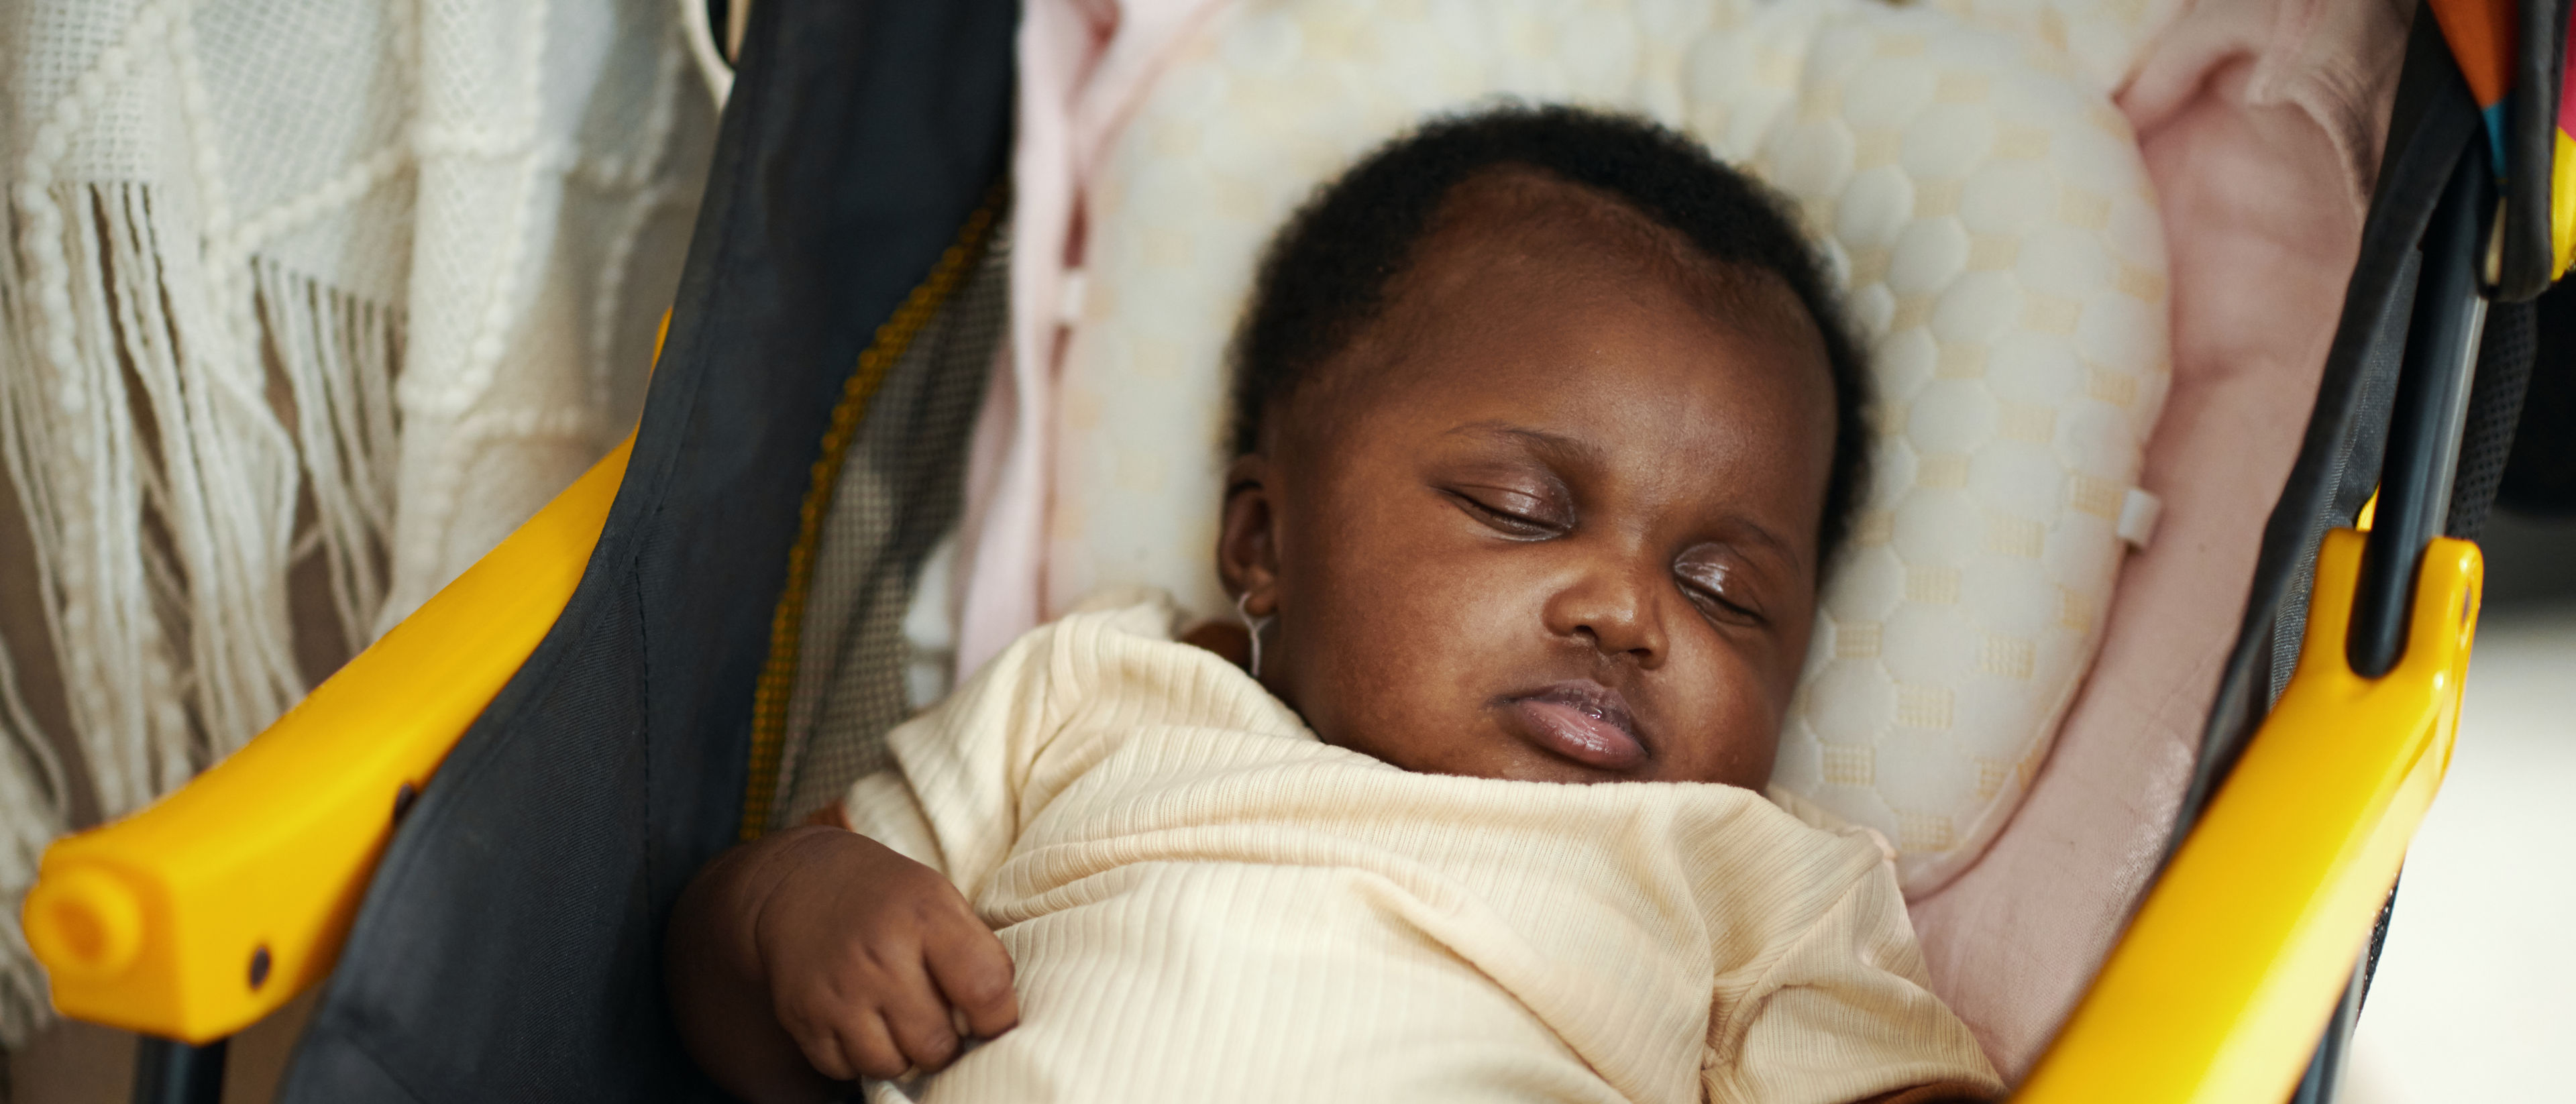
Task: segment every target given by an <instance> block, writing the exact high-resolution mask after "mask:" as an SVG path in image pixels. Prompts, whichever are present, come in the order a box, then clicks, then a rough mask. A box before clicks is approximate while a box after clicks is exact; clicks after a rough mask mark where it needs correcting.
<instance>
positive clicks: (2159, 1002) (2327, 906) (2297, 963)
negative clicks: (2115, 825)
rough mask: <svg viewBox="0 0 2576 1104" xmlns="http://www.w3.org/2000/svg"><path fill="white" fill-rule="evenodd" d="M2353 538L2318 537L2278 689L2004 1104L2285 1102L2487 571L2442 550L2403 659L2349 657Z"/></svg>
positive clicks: (2447, 733)
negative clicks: (2377, 661)
mask: <svg viewBox="0 0 2576 1104" xmlns="http://www.w3.org/2000/svg"><path fill="white" fill-rule="evenodd" d="M2362 540H2363V537H2362V534H2360V533H2359V532H2356V531H2354V530H2350V529H2338V530H2336V531H2334V532H2332V533H2328V534H2326V539H2325V544H2324V547H2323V548H2321V549H2320V550H2319V552H2318V556H2317V576H2316V590H2315V598H2314V600H2313V602H2312V604H2311V605H2310V607H2309V610H2308V628H2307V637H2306V639H2305V641H2303V643H2302V646H2301V647H2300V649H2299V667H2298V670H2297V672H2296V673H2295V674H2294V675H2293V676H2292V677H2291V679H2290V685H2289V688H2288V689H2287V690H2286V691H2285V692H2284V693H2283V694H2282V696H2281V700H2280V702H2279V703H2278V704H2276V705H2275V706H2274V707H2273V710H2272V714H2271V716H2270V718H2269V719H2267V720H2266V721H2265V722H2264V723H2263V727H2262V730H2261V731H2260V732H2258V733H2257V734H2256V735H2255V738H2254V740H2253V742H2252V743H2251V744H2249V745H2248V746H2247V747H2246V749H2245V755H2244V758H2243V759H2241V760H2240V761H2239V762H2238V764H2237V767H2236V771H2235V773H2234V774H2232V775H2230V776H2229V778H2228V780H2227V783H2226V785H2225V786H2223V787H2222V788H2221V789H2220V790H2219V792H2218V795H2217V798H2216V799H2215V800H2213V801H2212V802H2211V803H2210V805H2209V809H2208V812H2207V815H2206V816H2204V817H2203V818H2202V819H2201V822H2200V824H2199V826H2198V827H2197V828H2195V829H2194V830H2193V831H2192V833H2191V836H2190V838H2189V839H2187V840H2185V841H2184V843H2183V846H2182V848H2181V849H2180V850H2179V851H2177V852H2175V854H2174V858H2173V862H2172V863H2171V864H2170V865H2169V866H2167V867H2166V869H2165V873H2164V876H2163V877H2162V878H2161V879H2158V881H2157V882H2156V886H2155V889H2154V890H2153V892H2151V893H2150V894H2149V895H2148V896H2147V899H2146V902H2145V903H2144V905H2142V906H2141V907H2140V909H2139V911H2138V915H2137V918H2136V919H2135V920H2134V921H2132V922H2131V923H2130V925H2129V930H2128V932H2127V934H2125V935H2124V936H2122V937H2121V939H2120V944H2119V946H2118V947H2116V948H2114V949H2113V950H2112V952H2111V957H2110V959H2109V961H2107V962H2106V963H2104V964H2103V967H2102V973H2101V975H2100V976H2099V977H2098V978H2097V979H2096V980H2095V981H2094V983H2093V988H2092V991H2091V992H2089V993H2087V994H2086V995H2085V997H2084V1000H2083V1002H2082V1003H2080V1004H2078V1005H2077V1006H2076V1009H2075V1014H2074V1015H2073V1016H2072V1017H2071V1018H2069V1019H2068V1020H2067V1023H2066V1027H2065V1029H2064V1030H2063V1031H2061V1032H2060V1033H2059V1035H2058V1038H2057V1041H2056V1042H2055V1044H2053V1045H2052V1046H2051V1047H2050V1048H2049V1051H2048V1053H2047V1054H2046V1055H2044V1056H2042V1057H2041V1059H2040V1062H2039V1066H2038V1068H2037V1069H2035V1070H2033V1071H2032V1073H2031V1075H2030V1078H2029V1080H2027V1081H2025V1082H2024V1083H2023V1085H2022V1088H2021V1091H2020V1092H2019V1093H2016V1094H2015V1095H2014V1096H2013V1100H2014V1101H2015V1102H2016V1104H2060V1102H2076V1101H2081V1102H2084V1104H2122V1102H2147V1101H2153V1102H2155V1104H2185V1102H2191V1104H2218V1102H2222V1101H2227V1102H2238V1101H2241V1102H2244V1104H2280V1102H2281V1101H2282V1100H2284V1099H2286V1098H2287V1097H2288V1096H2289V1094H2290V1091H2291V1089H2292V1088H2293V1087H2294V1086H2295V1085H2296V1084H2297V1083H2298V1079H2299V1075H2300V1073H2301V1071H2302V1070H2304V1069H2305V1068H2306V1066H2307V1064H2308V1058H2309V1054H2310V1052H2311V1051H2313V1050H2314V1049H2315V1047H2316V1044H2317V1039H2318V1037H2319V1035H2320V1034H2321V1033H2322V1032H2323V1031H2324V1030H2325V1023H2326V1018H2327V1016H2328V1014H2329V1013H2330V1012H2331V1011H2332V1008H2333V1006H2334V1004H2335V1001H2336V999H2337V998H2338V997H2339V996H2340V995H2341V993H2342V992H2343V988H2344V985H2345V983H2346V982H2347V981H2349V980H2350V979H2351V977H2352V969H2353V962H2354V960H2355V958H2356V957H2357V956H2358V955H2359V954H2360V953H2361V950H2362V947H2363V945H2364V943H2365V942H2367V940H2368V939H2369V936H2370V929H2371V925H2372V921H2373V919H2374V918H2375V917H2376V916H2377V914H2378V912H2379V908H2380V904H2381V902H2382V901H2383V900H2384V899H2385V898H2386V897H2387V895H2388V888H2389V886H2391V885H2392V884H2394V883H2395V882H2396V880H2397V868H2398V864H2399V863H2400V862H2401V861H2402V860H2403V859H2404V858H2405V854H2406V844H2407V841H2408V840H2409V839H2411V838H2413V836H2414V834H2415V828H2416V825H2418V824H2420V823H2421V822H2422V821H2423V819H2424V811H2425V810H2426V809H2427V808H2429V807H2430V806H2431V805H2432V802H2433V793H2434V791H2435V790H2436V789H2438V788H2439V787H2440V786H2441V781H2442V772H2443V771H2444V770H2445V769H2446V768H2447V767H2448V766H2449V765H2450V759H2451V740H2452V735H2453V732H2454V729H2455V727H2456V725H2457V723H2458V720H2459V710H2460V682H2461V678H2462V676H2464V675H2465V674H2466V673H2467V670H2468V663H2469V644H2470V640H2471V638H2472V636H2473V635H2474V634H2475V632H2476V628H2477V604H2478V588H2479V583H2480V581H2481V578H2482V576H2483V573H2484V569H2483V566H2482V564H2481V561H2480V559H2479V556H2478V549H2477V546H2476V545H2474V544H2470V543H2468V542H2466V541H2457V540H2447V539H2444V540H2436V541H2434V542H2433V544H2432V547H2431V548H2429V549H2427V550H2426V551H2425V554H2424V565H2423V569H2422V572H2421V574H2420V575H2419V576H2418V577H2417V582H2416V589H2415V610H2414V617H2413V620H2412V622H2411V624H2410V626H2409V629H2408V636H2407V643H2406V654H2405V656H2404V658H2402V659H2401V660H2399V661H2398V665H2397V667H2396V669H2395V670H2392V671H2390V672H2389V673H2388V674H2387V675H2386V676H2384V677H2382V678H2378V679H2364V678H2362V677H2360V676H2359V675H2356V674H2354V673H2353V672H2352V669H2351V667H2350V666H2349V665H2348V664H2347V663H2346V661H2345V659H2344V635H2345V628H2346V626H2347V625H2348V624H2349V623H2350V621H2351V617H2352V599H2353V587H2354V582H2355V579H2356V578H2357V577H2358V575H2359V573H2360V565H2361V546H2362Z"/></svg>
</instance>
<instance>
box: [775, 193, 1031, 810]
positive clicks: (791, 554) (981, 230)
mask: <svg viewBox="0 0 2576 1104" xmlns="http://www.w3.org/2000/svg"><path fill="white" fill-rule="evenodd" d="M1005 198H1006V196H1005V195H1004V192H1003V188H1002V186H999V185H997V186H996V187H995V188H994V192H993V195H992V196H991V197H990V198H988V199H986V200H985V202H984V205H983V206H981V207H979V208H976V210H975V213H974V214H973V215H970V216H968V217H967V219H966V225H965V227H964V228H963V229H961V230H959V231H958V232H957V240H956V242H955V243H953V244H951V245H950V246H949V247H948V250H947V252H944V253H942V254H940V255H939V263H938V264H937V265H935V266H933V267H932V268H931V270H930V277H929V278H928V279H926V280H923V281H922V282H921V284H920V286H918V287H915V288H913V289H912V294H911V295H909V296H906V297H905V298H904V301H903V305H902V306H899V307H896V308H895V311H894V316H893V317H891V318H888V319H886V321H885V324H884V325H881V326H878V327H877V332H876V337H875V339H874V340H872V341H870V342H869V343H868V348H867V351H866V352H863V353H860V354H859V364H858V367H857V368H855V369H853V370H852V371H851V372H850V378H849V380H848V381H847V382H845V383H843V384H842V385H841V401H840V402H839V404H837V405H835V406H833V407H832V424H831V426H830V427H829V428H827V429H825V430H824V431H823V451H822V456H821V457H819V458H817V459H816V460H815V461H814V476H813V482H812V483H811V484H810V485H809V486H807V488H806V490H805V502H804V505H803V506H802V507H800V508H799V509H798V510H797V517H796V544H795V546H794V547H792V548H790V549H788V550H787V587H786V589H785V590H782V591H780V592H779V595H778V612H777V613H776V614H775V615H773V616H772V617H771V618H770V622H769V660H768V662H767V663H765V664H763V665H762V666H761V669H760V684H759V686H758V688H757V689H755V690H754V691H753V692H752V699H751V777H750V780H749V781H748V783H747V784H746V786H745V789H744V792H743V796H742V830H741V838H742V839H743V840H744V841H745V842H749V841H751V840H756V839H759V838H760V837H761V836H762V835H763V834H764V833H766V832H768V831H769V817H770V812H771V809H772V807H773V806H775V805H776V804H777V801H778V767H779V762H778V760H779V756H780V755H781V754H783V753H784V751H785V750H786V743H787V696H788V693H789V691H791V690H793V689H795V686H796V660H797V645H798V641H799V640H800V638H801V635H802V632H803V629H804V624H805V597H806V590H807V588H808V587H810V586H812V585H813V582H814V550H815V547H816V546H817V545H818V544H820V543H821V540H822V532H823V516H824V514H826V513H827V512H829V511H830V510H831V506H832V492H833V489H834V487H836V486H837V485H838V484H839V482H840V476H841V460H842V458H843V457H844V456H846V455H847V454H848V453H849V450H850V442H851V441H852V440H853V439H855V438H857V436H858V432H859V423H860V422H862V421H864V420H866V418H867V413H868V403H869V400H871V399H874V398H875V397H876V393H877V388H878V386H879V385H881V384H883V383H884V382H885V376H886V372H887V370H889V369H891V368H893V367H894V364H895V362H896V361H898V360H901V359H903V354H904V351H905V350H907V349H910V348H911V347H912V340H913V338H915V337H918V336H920V334H921V329H922V327H924V326H927V325H929V324H930V321H931V319H932V318H934V317H936V316H937V314H938V311H939V307H940V305H941V304H942V303H945V302H946V301H947V300H948V296H949V294H950V293H951V292H954V291H956V290H957V285H958V284H959V283H961V282H963V281H964V280H965V278H966V274H967V273H968V272H969V271H971V270H972V269H973V268H974V266H975V263H976V262H977V261H978V260H980V259H982V257H983V255H984V242H985V236H986V234H987V233H988V232H990V231H991V230H992V228H993V219H994V214H995V212H997V211H999V210H1001V208H1002V204H1003V202H1004V200H1005Z"/></svg>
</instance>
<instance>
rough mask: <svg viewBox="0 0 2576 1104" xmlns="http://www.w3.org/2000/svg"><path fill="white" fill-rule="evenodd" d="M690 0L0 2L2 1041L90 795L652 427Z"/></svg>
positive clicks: (703, 144) (39, 1005) (682, 192)
mask: <svg viewBox="0 0 2576 1104" xmlns="http://www.w3.org/2000/svg"><path fill="white" fill-rule="evenodd" d="M684 7H685V5H675V4H672V3H668V2H661V3H645V2H630V3H618V2H616V0H390V2H385V3H350V2H347V0H33V2H31V3H18V4H10V5H5V6H0V97H5V100H0V178H5V181H6V184H7V205H6V214H5V219H6V222H5V225H6V227H7V232H8V239H9V246H10V248H9V251H8V253H7V255H6V257H5V259H0V459H5V467H0V473H5V476H6V480H5V486H6V487H10V488H14V489H15V492H16V495H15V497H16V498H17V500H18V501H17V502H16V503H14V504H11V503H8V502H6V501H5V500H0V510H19V511H23V520H24V525H23V529H24V531H25V534H26V539H25V541H24V542H23V545H24V547H19V548H15V549H13V548H11V547H7V546H6V545H5V544H0V585H5V584H10V583H13V582H14V583H15V584H17V590H18V592H20V593H32V594H34V595H35V596H36V600H35V601H34V602H33V603H31V604H32V605H33V606H34V607H35V610H36V612H35V613H34V614H33V615H29V614H28V613H27V612H26V611H25V610H24V609H21V610H20V611H19V612H18V615H16V616H14V617H13V616H9V612H10V611H9V610H8V609H7V608H5V606H0V644H5V645H7V648H8V649H14V650H16V652H17V653H18V655H17V660H18V662H17V663H15V664H14V665H13V664H12V662H11V659H10V656H9V654H8V651H7V650H5V649H0V1045H8V1044H13V1043H15V1042H17V1041H19V1040H21V1039H23V1038H24V1037H25V1036H26V1034H27V1033H28V1032H30V1031H31V1030H32V1029H33V1028H34V1027H35V1026H37V1025H38V1023H39V1022H40V1020H41V1018H42V1017H43V1015H44V1011H43V1009H44V1005H45V1002H44V997H43V989H42V983H41V980H40V979H39V977H38V975H37V974H36V972H35V970H34V968H33V966H32V964H31V963H30V961H29V960H28V958H27V953H26V949H25V944H24V942H23V939H22V935H21V933H20V931H19V929H18V916H17V911H18V900H19V897H20V895H21V894H23V892H24V891H25V888H26V886H27V885H28V883H29V881H30V879H31V878H32V876H33V869H34V861H35V858H36V855H37V853H38V852H39V850H40V849H41V848H42V846H43V844H44V843H45V841H46V840H47V839H49V838H50V837H51V836H52V835H54V834H56V833H57V832H59V831H60V830H62V829H63V828H64V827H66V826H67V821H68V819H69V817H70V816H71V813H72V810H73V809H75V808H81V809H84V810H86V809H90V808H95V810H96V811H97V812H98V813H100V814H102V815H105V816H115V815H118V814H121V813H124V812H127V811H130V810H132V809H135V808H137V807H139V806H141V805H142V804H144V803H146V802H148V801H150V800H152V799H153V798H154V797H156V796H158V795H159V794H161V793H164V792H166V791H167V790H169V789H170V788H172V787H173V786H175V785H177V784H179V783H180V782H183V781H185V780H186V779H187V778H188V777H189V776H190V775H192V774H193V773H194V772H195V771H197V770H200V769H202V768H203V767H204V766H205V765H206V764H208V763H209V762H211V761H213V760H214V759H215V758H218V757H220V756H222V755H223V754H225V753H226V752H229V751H231V750H232V749H234V748H235V747H238V746H239V745H240V744H241V743H242V742H243V741H245V740H247V739H249V738H250V737H251V736H253V735H255V734H257V733H258V732H259V730H260V729H261V728H262V727H264V726H265V725H267V724H268V722H269V721H271V720H272V719H274V718H275V717H276V716H277V715H278V714H279V713H281V712H282V711H284V710H285V709H286V708H287V707H288V706H289V705H291V704H293V703H294V702H295V701H296V700H297V699H298V698H300V697H301V696H302V695H303V693H304V692H305V690H306V689H307V688H308V687H307V685H306V683H307V679H308V678H309V677H311V676H312V674H313V673H314V672H315V668H316V667H323V668H327V666H328V665H329V663H330V662H331V661H333V660H334V659H336V658H337V657H340V656H345V655H346V654H348V653H349V652H351V651H353V650H355V649H356V648H358V647H361V646H363V645H364V644H365V643H366V642H367V641H368V640H369V639H371V638H372V637H373V635H374V634H375V633H377V632H379V631H381V629H382V628H383V627H384V626H386V625H389V624H391V623H392V622H393V621H395V620H399V619H400V617H401V616H402V615H403V614H405V613H407V612H409V611H410V610H411V609H412V608H413V607H414V606H416V605H417V604H419V603H420V602H421V601H422V600H424V599H425V598H427V597H428V596H429V595H430V594H431V593H433V592H435V591H436V590H437V588H439V587H440V586H442V585H444V584H445V583H446V582H447V581H448V580H449V579H450V578H452V577H454V576H455V575H456V573H458V572H459V571H461V570H463V568H464V567H465V566H466V565H467V564H469V563H471V562H472V561H473V560H474V559H475V557H477V556H479V555H480V554H481V553H482V552H483V551H484V550H486V549H487V548H489V547H490V546H491V545H492V544H493V543H494V542H495V541H497V540H498V539H499V538H500V537H501V536H503V535H504V534H506V533H507V532H508V531H509V530H510V529H511V528H513V527H515V526H516V525H517V524H518V523H519V522H520V521H521V520H523V519H525V518H526V517H527V516H528V515H529V514H530V513H532V512H533V511H534V510H535V509H536V508H537V507H538V506H540V505H542V504H543V503H544V502H545V500H546V499H547V498H549V497H551V496H552V495H553V494H554V492H555V491H556V490H558V489H559V488H561V487H562V486H563V485H564V484H565V483H567V482H568V481H570V479H571V478H572V477H573V476H575V475H577V474H579V472H580V471H581V470H582V469H583V468H584V467H585V466H587V465H588V464H589V463H590V462H591V461H592V460H593V459H595V458H596V457H597V456H598V455H599V454H600V453H601V452H602V451H604V450H605V449H606V448H607V446H609V445H610V444H612V443H613V442H614V441H615V440H616V439H617V438H618V437H619V436H621V435H622V434H624V433H625V431H626V430H627V429H628V428H629V426H630V425H631V424H632V421H633V418H634V416H635V414H636V412H637V410H638V409H639V407H640V404H641V399H642V391H643V382H644V379H645V376H646V372H647V360H648V358H649V356H650V355H651V347H652V341H653V336H654V324H655V320H656V319H657V318H658V316H659V315H660V313H661V311H662V310H663V308H664V307H666V306H667V305H668V304H669V299H670V295H671V292H672V289H673V287H674V284H675V281H676V279H677V275H678V269H679V263H680V259H681V256H682V254H683V251H684V250H685V248H686V244H687V236H688V232H689V228H690V224H691V222H692V217H693V210H694V207H695V205H696V202H697V195H698V189H699V187H700V184H701V182H702V180H703V177H704V172H705V161H706V156H707V152H708V148H709V146H710V144H711V141H712V134H713V130H714V126H713V112H712V110H711V107H710V101H709V97H708V95H707V89H706V86H705V85H704V83H702V82H701V80H700V78H699V75H698V74H697V73H696V72H695V71H693V69H692V66H691V63H690V60H689V55H688V50H687V46H686V45H685V41H684V38H683V36H682V34H681V32H680V30H679V29H678V26H677V21H678V17H679V13H680V11H681V10H683V8H684ZM15 528H18V526H15V525H9V524H0V542H5V541H6V540H7V538H8V535H9V533H10V531H11V530H12V529H15ZM29 576H32V579H30V578H29ZM290 577H292V578H293V579H294V580H295V581H294V582H290ZM13 622H14V623H13ZM299 631H300V632H301V633H302V637H301V638H299ZM317 637H320V638H321V639H317ZM39 652H41V653H43V654H44V655H47V656H50V657H51V659H52V660H53V661H54V662H42V663H39V662H33V661H32V660H33V658H35V657H36V655H37V653H39ZM317 656H318V657H321V658H320V659H318V660H317V659H316V657H317ZM57 669H58V670H59V675H58V676H56V675H54V674H52V672H53V671H55V670H57ZM13 671H14V672H15V674H13ZM40 675H41V676H43V677H42V679H41V684H40V681H39V678H38V677H37V676H40ZM351 738H352V739H364V738H366V737H365V734H363V733H352V734H351ZM74 787H81V788H82V790H83V792H81V793H77V794H76V793H75V792H74ZM91 796H94V798H95V800H94V801H90V800H86V798H89V797H91Z"/></svg>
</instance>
